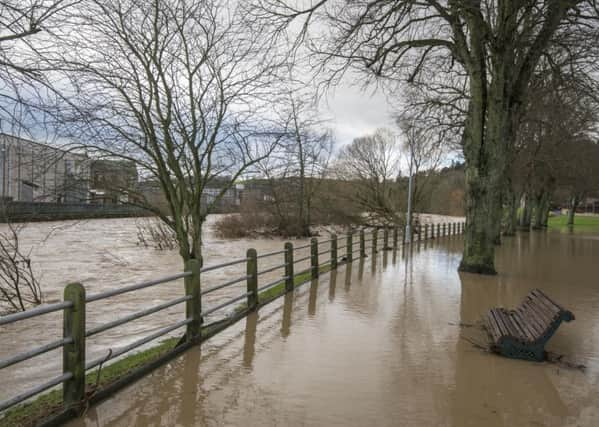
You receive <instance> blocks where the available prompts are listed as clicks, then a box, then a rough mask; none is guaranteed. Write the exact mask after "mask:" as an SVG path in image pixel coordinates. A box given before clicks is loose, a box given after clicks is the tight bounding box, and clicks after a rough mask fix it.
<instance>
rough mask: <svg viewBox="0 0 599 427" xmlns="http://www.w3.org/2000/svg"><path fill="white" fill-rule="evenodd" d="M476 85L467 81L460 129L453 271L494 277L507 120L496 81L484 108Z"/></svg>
mask: <svg viewBox="0 0 599 427" xmlns="http://www.w3.org/2000/svg"><path fill="white" fill-rule="evenodd" d="M482 81H484V79H483V80H482ZM476 82H477V79H472V78H471V86H470V91H471V101H470V105H469V110H468V119H467V121H466V126H465V129H464V157H465V159H466V195H467V197H466V232H465V235H464V253H463V256H462V262H461V263H460V267H459V270H460V271H465V272H471V273H479V274H496V271H495V244H496V241H497V236H498V234H499V233H500V231H501V217H502V206H501V200H502V195H503V193H504V191H505V188H506V184H507V180H506V177H507V176H508V174H507V163H508V162H507V160H508V154H509V149H510V146H511V141H510V138H511V137H512V126H511V120H512V117H511V114H510V110H509V108H507V106H506V103H507V99H506V96H505V94H503V93H502V90H501V88H502V81H501V80H498V81H496V82H493V85H492V87H491V94H490V96H489V99H491V100H492V102H489V103H488V105H487V95H486V93H485V89H484V88H483V87H481V86H478V85H477V84H476ZM479 83H480V81H479Z"/></svg>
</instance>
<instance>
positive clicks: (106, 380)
mask: <svg viewBox="0 0 599 427" xmlns="http://www.w3.org/2000/svg"><path fill="white" fill-rule="evenodd" d="M178 341H179V339H178V338H169V339H166V340H164V341H161V342H160V343H159V344H158V345H156V346H155V347H152V348H149V349H147V350H144V351H140V352H138V353H134V354H131V355H129V356H127V357H125V358H123V359H120V360H118V361H116V362H114V363H112V364H110V365H106V366H103V367H102V369H101V371H100V378H99V380H98V370H97V369H95V370H93V371H91V372H89V373H88V374H86V375H85V382H86V384H87V386H88V389H91V388H92V387H94V386H95V385H96V383H97V384H98V388H102V387H104V386H106V385H108V384H110V383H112V382H114V381H116V380H117V379H119V378H121V377H123V376H125V375H126V374H128V373H129V372H131V371H132V370H133V369H135V368H138V367H140V366H142V365H144V364H147V363H150V362H152V361H153V360H156V359H157V358H159V357H160V356H162V355H163V354H165V353H166V352H168V351H169V350H172V349H173V348H174V347H175V345H176V344H177V342H178ZM61 409H62V388H58V389H55V390H52V391H50V392H48V393H44V394H42V395H40V396H39V397H37V398H36V399H34V400H32V401H30V402H27V403H23V404H20V405H17V406H15V407H14V408H11V409H9V410H8V411H6V413H5V414H4V415H3V416H2V418H0V427H8V426H19V425H35V424H36V421H38V420H41V419H42V418H47V417H48V416H50V415H52V414H54V413H58V412H60V410H61Z"/></svg>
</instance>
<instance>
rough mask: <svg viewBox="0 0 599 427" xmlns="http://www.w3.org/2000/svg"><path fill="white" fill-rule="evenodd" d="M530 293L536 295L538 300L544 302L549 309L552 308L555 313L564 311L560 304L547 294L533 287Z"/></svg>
mask: <svg viewBox="0 0 599 427" xmlns="http://www.w3.org/2000/svg"><path fill="white" fill-rule="evenodd" d="M531 294H532V295H534V296H536V297H537V298H538V300H539V301H540V302H541V303H543V304H545V305H546V306H547V308H548V309H549V310H553V311H554V312H555V313H560V312H561V311H566V310H564V309H563V308H562V306H560V305H558V304H557V303H556V302H555V301H553V300H552V299H550V298H549V297H548V296H547V295H545V294H544V293H543V292H541V291H540V290H539V289H533V290H532V291H531Z"/></svg>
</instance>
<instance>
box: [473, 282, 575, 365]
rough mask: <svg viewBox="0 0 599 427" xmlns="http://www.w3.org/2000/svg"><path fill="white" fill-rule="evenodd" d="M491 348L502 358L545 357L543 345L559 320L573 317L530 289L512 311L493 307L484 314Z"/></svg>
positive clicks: (539, 293)
mask: <svg viewBox="0 0 599 427" xmlns="http://www.w3.org/2000/svg"><path fill="white" fill-rule="evenodd" d="M485 320H486V326H487V332H488V333H489V335H490V337H491V339H492V344H491V350H492V351H494V352H496V353H499V354H501V355H503V356H506V357H512V358H517V359H525V360H536V361H542V360H545V344H546V343H547V341H549V339H550V338H551V337H552V336H553V334H554V333H555V331H556V330H557V328H558V327H559V325H560V324H561V323H562V321H566V322H569V321H571V320H574V315H573V314H572V313H571V312H570V311H568V310H564V309H563V308H562V307H560V306H559V305H558V304H556V303H555V302H554V301H553V300H552V299H551V298H549V297H548V296H547V295H545V294H544V293H543V292H541V291H540V290H539V289H533V290H532V291H531V292H530V293H529V294H528V295H527V296H526V297H525V298H524V301H523V302H522V304H520V306H518V307H517V308H516V309H515V310H506V309H505V308H493V309H491V310H489V312H488V313H487V317H486V319H485Z"/></svg>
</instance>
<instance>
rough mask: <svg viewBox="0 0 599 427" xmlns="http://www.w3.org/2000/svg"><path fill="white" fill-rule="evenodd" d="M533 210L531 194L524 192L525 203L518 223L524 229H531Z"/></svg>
mask: <svg viewBox="0 0 599 427" xmlns="http://www.w3.org/2000/svg"><path fill="white" fill-rule="evenodd" d="M531 210H532V208H531V203H530V194H529V193H524V205H523V206H522V213H521V214H520V221H519V224H518V225H519V227H520V229H521V230H523V231H529V230H530V217H531Z"/></svg>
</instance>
